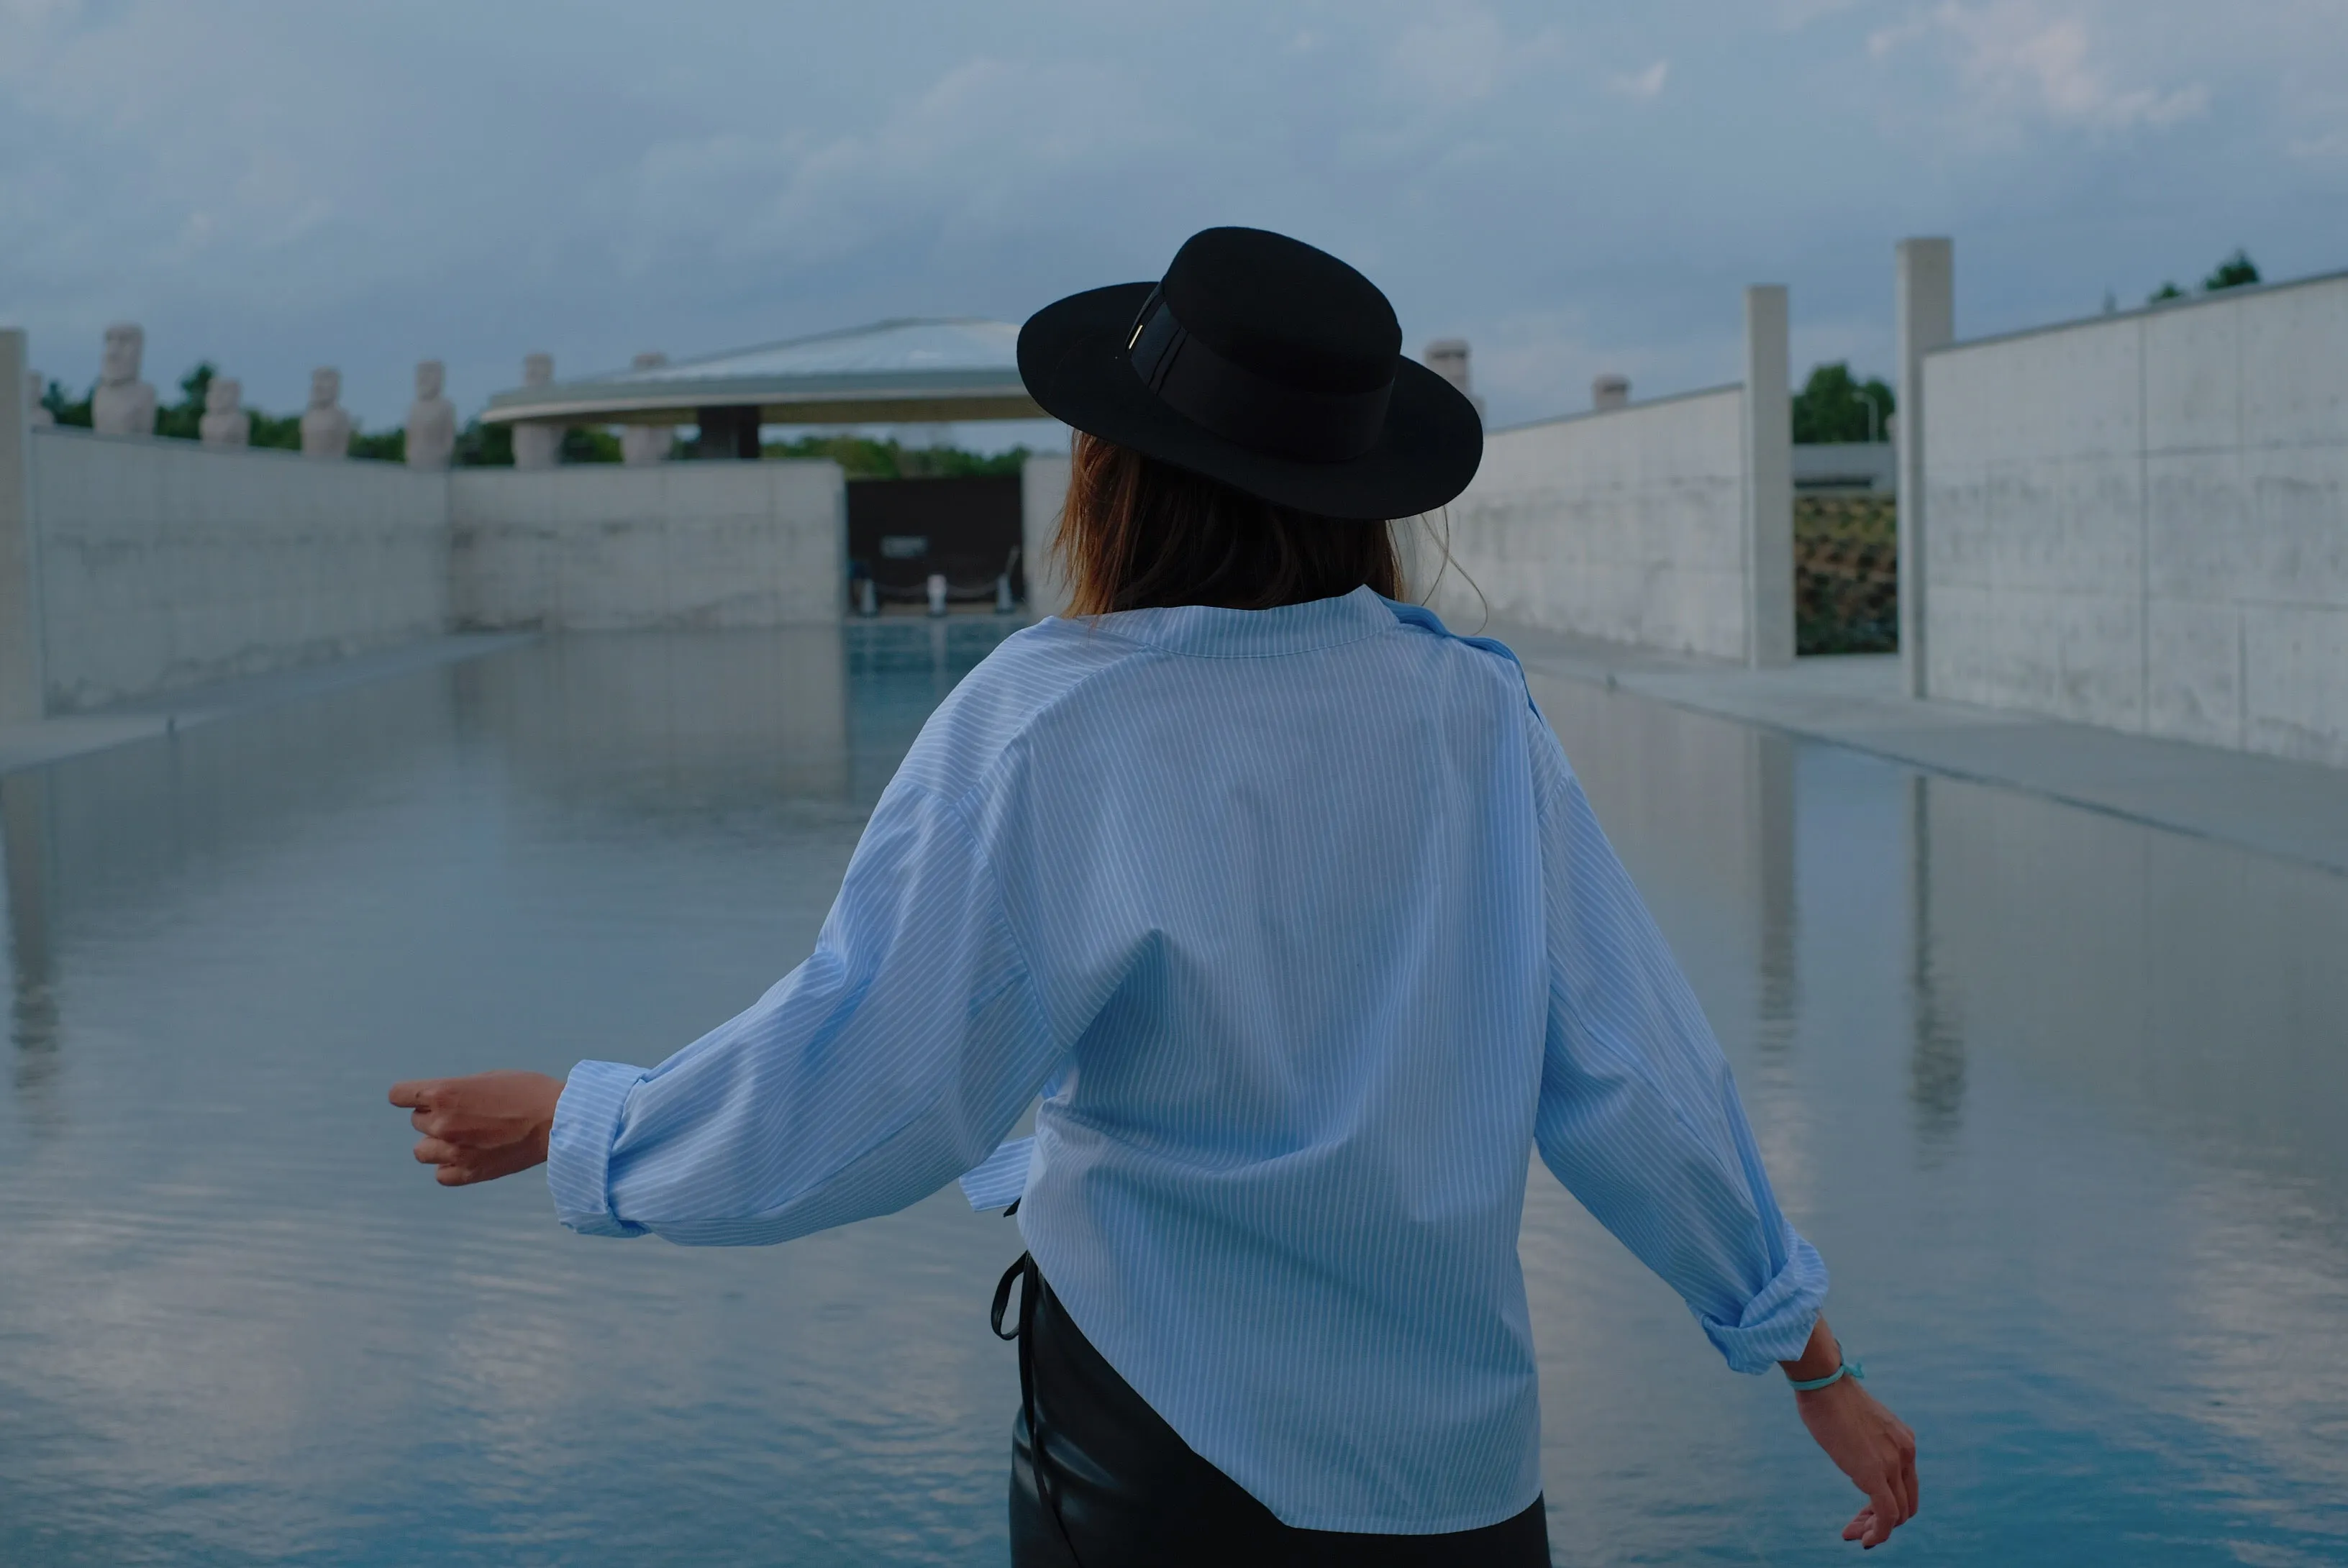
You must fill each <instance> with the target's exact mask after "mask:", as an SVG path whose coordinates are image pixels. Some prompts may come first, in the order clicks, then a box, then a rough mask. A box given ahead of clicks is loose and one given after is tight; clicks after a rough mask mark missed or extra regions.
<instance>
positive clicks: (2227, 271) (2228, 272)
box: [2201, 246, 2259, 294]
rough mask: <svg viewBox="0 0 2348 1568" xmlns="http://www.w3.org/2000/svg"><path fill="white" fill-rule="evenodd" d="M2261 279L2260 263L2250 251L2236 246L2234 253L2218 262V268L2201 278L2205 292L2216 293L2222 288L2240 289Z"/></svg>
mask: <svg viewBox="0 0 2348 1568" xmlns="http://www.w3.org/2000/svg"><path fill="white" fill-rule="evenodd" d="M2258 281H2259V264H2258V263H2256V262H2253V261H2252V260H2250V252H2248V251H2245V250H2242V249H2241V248H2240V247H2239V246H2238V247H2236V249H2235V251H2234V253H2233V254H2232V255H2230V256H2228V257H2227V258H2226V259H2225V260H2224V261H2222V262H2219V263H2218V270H2217V271H2216V272H2214V273H2210V274H2209V276H2208V277H2206V278H2204V279H2202V280H2201V288H2202V291H2203V292H2204V293H2207V294H2216V293H2217V292H2218V291H2219V290H2220V289H2238V288H2241V287H2243V286H2244V285H2245V284H2254V283H2256V282H2258Z"/></svg>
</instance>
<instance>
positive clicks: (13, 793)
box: [0, 773, 57, 1124]
mask: <svg viewBox="0 0 2348 1568" xmlns="http://www.w3.org/2000/svg"><path fill="white" fill-rule="evenodd" d="M48 818H49V781H48V776H47V775H46V773H20V774H16V775H14V776H5V777H0V862H5V867H6V873H7V878H8V899H7V909H6V913H7V917H8V930H7V952H8V973H9V979H10V987H9V1006H8V1039H9V1043H10V1044H11V1045H13V1046H14V1047H15V1074H14V1076H15V1086H16V1099H17V1104H18V1106H19V1108H20V1109H22V1110H23V1111H24V1113H25V1115H26V1119H27V1120H28V1121H31V1122H33V1123H35V1124H38V1123H39V1122H41V1121H43V1120H44V1119H46V1116H45V1113H46V1108H47V1103H48V1101H47V1095H46V1088H47V1086H48V1084H49V1082H50V1081H51V1080H52V1079H53V1078H55V1077H56V1076H57V998H56V997H55V996H54V995H52V994H51V993H50V990H49V854H48V848H49V829H48Z"/></svg>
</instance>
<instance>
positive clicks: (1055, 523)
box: [1019, 452, 1068, 620]
mask: <svg viewBox="0 0 2348 1568" xmlns="http://www.w3.org/2000/svg"><path fill="white" fill-rule="evenodd" d="M1067 496H1068V454H1067V453H1066V452H1035V453H1032V454H1030V455H1029V457H1028V459H1027V462H1026V465H1025V467H1024V468H1023V469H1021V470H1020V475H1019V511H1020V530H1019V565H1020V568H1021V570H1022V571H1024V572H1025V573H1026V576H1027V613H1028V614H1031V615H1033V616H1035V618H1036V619H1037V620H1041V619H1043V618H1044V617H1045V616H1046V615H1059V614H1066V611H1067V608H1068V585H1067V583H1065V582H1063V581H1062V580H1061V578H1060V573H1059V562H1057V561H1056V560H1055V559H1054V558H1053V555H1052V536H1053V535H1054V534H1055V533H1056V532H1058V531H1059V527H1060V507H1061V505H1062V503H1063V502H1065V501H1066V500H1067Z"/></svg>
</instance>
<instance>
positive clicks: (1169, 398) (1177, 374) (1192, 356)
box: [1128, 291, 1394, 463]
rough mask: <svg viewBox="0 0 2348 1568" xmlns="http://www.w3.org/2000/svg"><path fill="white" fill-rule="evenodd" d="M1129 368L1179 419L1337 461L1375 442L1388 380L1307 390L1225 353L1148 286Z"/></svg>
mask: <svg viewBox="0 0 2348 1568" xmlns="http://www.w3.org/2000/svg"><path fill="white" fill-rule="evenodd" d="M1128 356H1129V357H1130V358H1131V360H1132V362H1133V373H1134V374H1135V375H1137V376H1138V377H1141V379H1142V381H1143V383H1144V384H1145V385H1147V386H1148V388H1149V389H1150V390H1151V391H1152V392H1155V393H1157V394H1158V396H1159V397H1160V398H1161V399H1163V400H1164V402H1165V403H1166V406H1167V407H1169V408H1172V409H1173V410H1174V411H1175V412H1176V413H1178V414H1180V415H1181V416H1182V417H1183V418H1187V419H1190V420H1192V421H1194V422H1195V423H1198V424H1200V425H1203V426H1205V427H1206V428H1208V429H1210V430H1212V431H1213V432H1214V433H1215V434H1216V435H1218V436H1220V437H1222V438H1224V439H1225V440H1229V441H1236V442H1238V443H1239V444H1240V445H1241V446H1243V447H1248V448H1251V449H1254V450H1257V451H1260V452H1267V453H1271V454H1272V455H1273V456H1276V457H1282V458H1297V459H1303V461H1305V462H1313V463H1342V462H1348V461H1351V460H1352V459H1355V458H1358V457H1360V456H1362V455H1363V454H1364V453H1365V452H1367V451H1368V450H1369V449H1371V448H1373V447H1375V446H1376V445H1377V444H1378V436H1379V434H1380V433H1381V432H1383V431H1384V430H1385V423H1386V401H1387V399H1388V398H1389V397H1391V396H1392V395H1393V393H1394V383H1393V381H1391V380H1388V381H1387V382H1386V383H1385V385H1383V386H1380V387H1372V388H1371V389H1370V390H1368V391H1366V392H1313V391H1307V390H1305V389H1303V388H1302V387H1292V386H1288V385H1286V384H1284V383H1282V382H1278V381H1274V380H1272V378H1271V377H1266V376H1261V375H1258V374H1257V373H1256V372H1255V371H1252V370H1251V369H1249V368H1248V367H1247V366H1244V365H1241V364H1239V363H1237V362H1236V361H1234V360H1231V359H1226V358H1225V357H1223V356H1221V355H1220V354H1218V353H1216V352H1215V351H1214V350H1213V349H1211V348H1210V347H1208V346H1206V345H1205V344H1203V343H1201V342H1200V341H1199V340H1198V339H1197V338H1196V337H1194V336H1192V335H1190V333H1189V330H1188V329H1187V328H1185V327H1184V326H1183V325H1182V324H1181V323H1180V322H1179V321H1177V320H1176V319H1175V318H1174V312H1173V309H1172V308H1171V307H1170V306H1169V305H1168V304H1167V303H1166V296H1165V295H1164V294H1162V293H1159V292H1154V291H1153V292H1152V293H1151V294H1150V296H1149V300H1148V304H1144V305H1143V306H1142V307H1141V317H1140V319H1139V321H1138V323H1137V324H1136V325H1135V326H1134V330H1133V337H1132V340H1131V345H1130V349H1129V355H1128Z"/></svg>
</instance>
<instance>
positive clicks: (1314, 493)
mask: <svg viewBox="0 0 2348 1568" xmlns="http://www.w3.org/2000/svg"><path fill="white" fill-rule="evenodd" d="M1156 286H1157V285H1155V284H1146V283H1140V284H1113V285H1112V286H1110V287H1108V288H1104V289H1087V290H1086V291H1085V292H1084V293H1083V294H1070V295H1069V296H1068V297H1067V298H1066V299H1064V300H1060V301H1057V302H1056V303H1055V304H1048V305H1045V307H1044V308H1043V309H1042V310H1039V311H1037V312H1036V313H1035V315H1032V316H1030V317H1029V318H1028V320H1027V325H1025V326H1023V327H1021V328H1020V329H1019V377H1020V379H1021V380H1023V381H1025V383H1026V384H1027V391H1028V395H1029V396H1030V397H1034V398H1035V401H1036V402H1037V403H1039V404H1041V405H1042V406H1043V408H1044V411H1045V413H1047V414H1049V415H1051V416H1052V417H1053V418H1056V419H1058V420H1060V421H1061V422H1062V423H1064V424H1067V425H1073V426H1075V427H1076V428H1077V429H1079V430H1083V431H1086V432H1087V433H1089V434H1091V435H1095V436H1098V437H1100V438H1102V439H1104V440H1109V441H1115V442H1116V443H1117V445H1119V446H1121V447H1130V448H1132V449H1134V450H1135V451H1138V452H1140V453H1142V454H1144V455H1145V456H1148V457H1152V458H1156V459H1159V461H1161V462H1168V463H1172V464H1173V465H1175V466H1176V467H1177V468H1182V469H1189V470H1190V471H1191V472H1192V473H1198V474H1204V475H1206V476H1207V477H1208V478H1210V479H1216V480H1222V481H1223V482H1224V483H1225V484H1228V485H1231V486H1233V487H1235V488H1237V489H1239V490H1245V491H1246V492H1247V493H1248V494H1250V495H1252V496H1258V497H1261V498H1262V499H1263V500H1269V501H1272V502H1274V503H1276V504H1278V505H1281V506H1286V507H1293V508H1295V509H1296V510H1298V511H1309V512H1315V513H1318V514H1320V515H1321V516H1323V517H1340V518H1351V519H1357V520H1360V521H1375V520H1379V519H1385V518H1397V517H1414V516H1416V515H1417V514H1418V513H1420V512H1424V511H1434V510H1435V509H1436V508H1437V507H1439V506H1441V505H1443V504H1444V503H1445V502H1446V501H1448V500H1451V499H1452V498H1453V497H1454V496H1457V494H1458V493H1459V492H1460V491H1461V490H1466V489H1467V488H1468V480H1471V479H1473V478H1475V477H1476V468H1477V465H1478V463H1480V462H1482V461H1483V458H1484V422H1483V420H1482V418H1480V417H1478V414H1477V412H1476V406H1475V405H1474V404H1472V403H1470V402H1468V399H1467V398H1466V397H1463V396H1462V395H1461V394H1460V392H1459V389H1458V388H1457V387H1454V386H1452V385H1451V383H1449V382H1448V381H1446V380H1445V379H1444V378H1443V377H1440V376H1437V374H1436V373H1435V372H1434V371H1432V370H1429V369H1428V368H1427V367H1426V366H1424V365H1420V364H1418V363H1417V362H1416V361H1415V360H1409V359H1404V360H1401V361H1399V362H1398V363H1397V365H1396V366H1395V385H1394V394H1393V397H1392V398H1391V399H1390V400H1389V401H1388V403H1387V405H1386V419H1385V428H1384V429H1383V430H1381V431H1380V432H1379V434H1378V439H1377V444H1376V445H1375V446H1374V447H1372V448H1371V449H1369V450H1368V451H1366V452H1365V453H1363V454H1362V455H1361V456H1360V457H1358V458H1353V459H1347V460H1345V461H1344V462H1334V463H1315V462H1306V461H1303V460H1302V459H1295V458H1282V457H1275V456H1272V455H1271V454H1269V453H1265V452H1258V451H1252V450H1251V449H1248V448H1246V447H1243V446H1241V445H1240V444H1239V443H1238V442H1236V441H1232V440H1231V439H1228V438H1225V437H1222V436H1219V435H1217V434H1216V433H1215V432H1214V431H1212V430H1210V429H1208V428H1206V427H1205V426H1203V425H1200V424H1197V423H1195V422H1193V421H1192V420H1190V419H1189V418H1185V417H1184V416H1183V415H1181V414H1179V413H1177V412H1175V411H1174V410H1173V409H1172V408H1170V407H1168V406H1167V405H1166V404H1165V403H1164V402H1162V401H1160V400H1159V397H1158V395H1157V394H1156V393H1155V392H1152V391H1151V390H1150V389H1149V388H1148V386H1146V385H1145V384H1144V383H1143V381H1142V379H1141V377H1139V376H1138V375H1136V374H1135V373H1134V369H1133V365H1132V362H1131V360H1130V359H1128V356H1127V344H1128V340H1129V339H1130V338H1131V336H1132V335H1133V326H1134V320H1135V318H1136V317H1137V316H1138V315H1139V314H1140V312H1141V306H1142V302H1143V301H1145V300H1147V299H1148V297H1149V292H1150V290H1151V289H1152V288H1154V287H1156Z"/></svg>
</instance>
